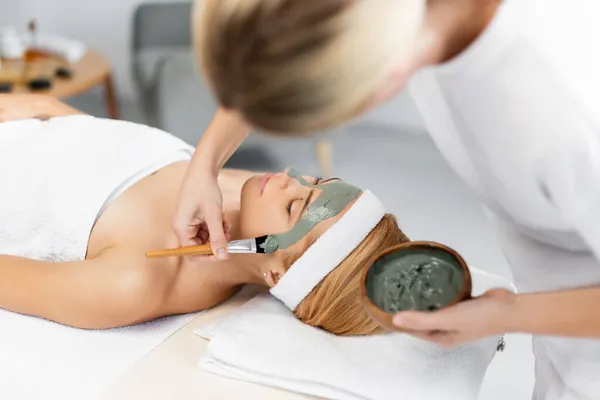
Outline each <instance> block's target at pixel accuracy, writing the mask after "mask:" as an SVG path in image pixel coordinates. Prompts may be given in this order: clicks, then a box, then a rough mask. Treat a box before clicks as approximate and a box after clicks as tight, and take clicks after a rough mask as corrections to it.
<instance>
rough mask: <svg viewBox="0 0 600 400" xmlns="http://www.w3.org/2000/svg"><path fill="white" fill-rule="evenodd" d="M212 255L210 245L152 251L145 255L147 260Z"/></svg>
mask: <svg viewBox="0 0 600 400" xmlns="http://www.w3.org/2000/svg"><path fill="white" fill-rule="evenodd" d="M211 254H213V252H212V250H211V249H210V244H202V245H199V246H186V247H179V248H176V249H164V250H152V251H149V252H147V253H146V257H148V258H162V257H181V256H200V255H211Z"/></svg>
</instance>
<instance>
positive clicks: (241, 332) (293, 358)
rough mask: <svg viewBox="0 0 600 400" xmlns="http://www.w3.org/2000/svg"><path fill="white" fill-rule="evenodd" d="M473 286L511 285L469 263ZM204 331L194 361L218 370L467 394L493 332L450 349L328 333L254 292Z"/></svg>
mask: <svg viewBox="0 0 600 400" xmlns="http://www.w3.org/2000/svg"><path fill="white" fill-rule="evenodd" d="M471 273H472V277H473V294H474V295H479V294H481V293H483V292H484V291H486V290H489V289H491V288H494V287H504V288H507V289H509V290H513V291H515V289H514V286H512V284H511V283H510V282H509V281H507V280H506V279H503V278H501V277H498V276H495V275H491V274H489V273H486V272H483V271H479V270H476V269H473V268H471ZM195 332H196V334H198V335H200V336H202V337H205V338H207V339H210V340H211V341H210V343H209V345H208V350H207V353H206V354H205V355H204V356H203V357H202V358H201V359H200V361H199V366H200V368H202V369H203V370H205V371H208V372H211V373H214V374H217V375H221V376H224V377H228V378H232V379H239V380H243V381H249V382H255V383H259V384H263V385H268V386H273V387H277V388H281V389H286V390H290V391H293V392H298V393H302V394H307V395H313V396H318V397H324V398H328V399H334V400H381V399H385V400H387V399H402V400H455V399H460V400H473V399H476V398H477V395H478V392H479V389H480V387H481V384H482V382H483V378H484V376H485V373H486V370H487V367H488V365H489V363H490V362H491V360H492V359H493V357H494V354H495V352H496V348H497V346H498V344H499V341H500V339H501V338H500V337H497V336H496V337H491V338H488V339H485V340H480V341H478V342H475V343H471V344H469V345H466V346H462V347H459V348H455V349H452V350H444V349H443V348H441V347H440V346H437V345H435V344H431V343H428V342H425V341H421V340H419V339H415V338H413V337H411V336H408V335H403V334H396V333H394V334H386V335H378V336H369V337H336V336H334V335H331V334H329V333H326V332H324V331H321V330H318V329H316V328H313V327H311V326H308V325H305V324H303V323H302V322H300V321H299V320H297V319H296V318H295V317H294V316H293V314H292V313H291V312H290V311H289V310H288V309H287V308H286V307H285V306H284V305H283V304H281V302H279V301H278V300H276V299H274V298H272V297H270V296H269V295H263V296H259V297H257V298H255V299H253V300H251V301H250V302H248V303H246V304H245V306H244V307H242V308H241V309H240V310H238V311H237V312H236V313H235V314H233V315H231V316H229V317H225V318H224V319H222V320H220V321H217V322H216V323H215V324H212V325H209V326H206V327H203V328H200V329H197V330H196V331H195Z"/></svg>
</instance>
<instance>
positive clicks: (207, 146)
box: [190, 108, 251, 176]
mask: <svg viewBox="0 0 600 400" xmlns="http://www.w3.org/2000/svg"><path fill="white" fill-rule="evenodd" d="M250 131H251V128H250V126H249V125H248V124H247V123H246V122H245V121H244V120H243V118H242V117H241V116H240V115H239V114H238V113H237V112H236V111H230V110H226V109H224V108H219V109H218V110H217V112H216V113H215V116H214V117H213V119H212V121H211V123H210V125H209V126H208V128H207V129H206V131H205V132H204V134H203V135H202V138H201V139H200V141H199V142H198V146H197V148H196V153H195V154H194V157H193V159H192V164H191V166H190V167H191V170H190V173H192V174H193V173H194V172H198V173H211V174H212V175H213V176H217V175H218V174H219V171H221V169H222V168H223V165H225V163H226V162H227V160H229V158H230V157H231V155H232V154H233V153H234V152H235V151H236V150H237V149H238V148H239V147H240V145H241V144H242V142H243V141H244V140H246V138H247V137H248V135H249V134H250Z"/></svg>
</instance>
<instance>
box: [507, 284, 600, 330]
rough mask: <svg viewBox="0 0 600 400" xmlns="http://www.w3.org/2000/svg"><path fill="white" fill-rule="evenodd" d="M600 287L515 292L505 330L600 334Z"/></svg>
mask: <svg viewBox="0 0 600 400" xmlns="http://www.w3.org/2000/svg"><path fill="white" fill-rule="evenodd" d="M598 304H600V288H598V287H594V288H589V289H579V290H569V291H564V292H553V293H539V294H520V295H516V296H514V298H513V299H512V300H511V305H510V306H509V308H508V312H507V313H506V315H507V317H506V321H505V325H506V330H505V331H506V332H526V333H531V334H539V335H552V336H572V337H595V338H600V313H599V312H598Z"/></svg>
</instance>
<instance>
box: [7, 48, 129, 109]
mask: <svg viewBox="0 0 600 400" xmlns="http://www.w3.org/2000/svg"><path fill="white" fill-rule="evenodd" d="M69 67H70V69H71V70H72V72H73V76H72V77H71V78H69V79H58V78H57V79H54V80H53V82H52V88H50V89H49V90H38V91H35V92H32V91H31V90H29V88H28V87H27V86H26V85H25V84H21V83H19V84H16V85H15V86H14V87H13V91H12V93H40V94H47V95H50V96H53V97H57V98H60V99H63V98H66V97H71V96H75V95H78V94H81V93H84V92H87V91H88V90H90V89H92V88H93V87H96V86H103V87H104V99H105V102H106V110H107V113H108V116H109V117H110V118H113V119H119V118H120V112H119V104H118V102H117V96H116V93H115V88H114V83H113V79H112V73H111V67H110V63H109V62H108V60H107V59H106V58H105V57H104V56H103V55H102V54H100V53H99V52H97V51H96V50H91V49H90V50H87V51H86V53H85V55H84V56H83V57H82V58H81V59H80V60H79V61H77V62H76V63H73V64H71V65H70V66H69Z"/></svg>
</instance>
